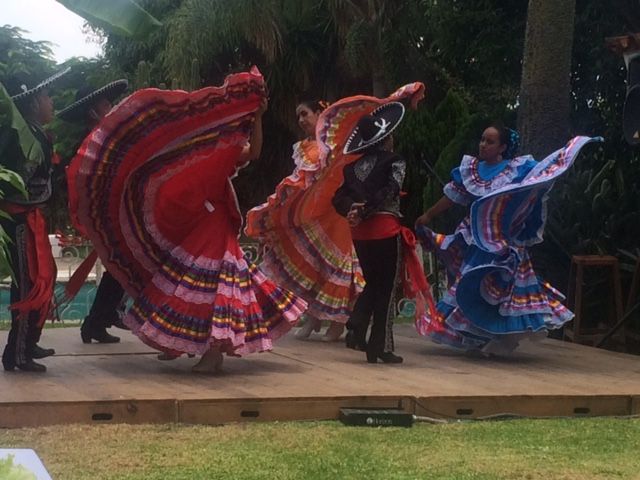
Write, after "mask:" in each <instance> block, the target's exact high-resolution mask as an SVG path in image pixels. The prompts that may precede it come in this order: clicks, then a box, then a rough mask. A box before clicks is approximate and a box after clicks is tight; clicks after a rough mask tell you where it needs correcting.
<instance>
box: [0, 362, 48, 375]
mask: <svg viewBox="0 0 640 480" xmlns="http://www.w3.org/2000/svg"><path fill="white" fill-rule="evenodd" d="M2 366H3V367H4V370H5V372H13V370H15V369H16V368H18V370H22V371H23V372H36V373H44V372H46V371H47V367H45V366H44V365H42V364H40V363H36V362H34V361H33V360H27V361H26V362H25V363H21V364H16V363H15V362H10V361H7V360H5V359H4V358H3V359H2Z"/></svg>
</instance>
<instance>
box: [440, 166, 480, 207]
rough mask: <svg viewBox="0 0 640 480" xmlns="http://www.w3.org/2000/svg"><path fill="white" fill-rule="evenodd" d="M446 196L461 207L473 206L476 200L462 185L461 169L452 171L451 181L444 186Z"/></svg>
mask: <svg viewBox="0 0 640 480" xmlns="http://www.w3.org/2000/svg"><path fill="white" fill-rule="evenodd" d="M443 193H444V195H445V196H446V197H447V198H448V199H449V200H451V201H452V202H455V203H457V204H459V205H464V206H467V205H471V203H472V202H473V200H474V197H473V195H471V194H470V193H469V192H468V191H467V189H466V188H465V186H464V184H463V183H462V175H461V174H460V168H458V167H456V168H454V169H453V170H451V181H450V182H449V183H447V184H446V185H445V186H444V190H443Z"/></svg>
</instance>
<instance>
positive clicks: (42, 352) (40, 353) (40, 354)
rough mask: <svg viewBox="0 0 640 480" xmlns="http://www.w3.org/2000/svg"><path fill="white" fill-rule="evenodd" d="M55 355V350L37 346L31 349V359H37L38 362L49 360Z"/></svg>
mask: <svg viewBox="0 0 640 480" xmlns="http://www.w3.org/2000/svg"><path fill="white" fill-rule="evenodd" d="M55 354H56V351H55V350H54V349H53V348H42V347H41V346H40V345H37V344H36V345H35V346H34V347H33V348H32V349H31V358H35V359H36V360H38V359H40V358H47V357H50V356H51V355H55Z"/></svg>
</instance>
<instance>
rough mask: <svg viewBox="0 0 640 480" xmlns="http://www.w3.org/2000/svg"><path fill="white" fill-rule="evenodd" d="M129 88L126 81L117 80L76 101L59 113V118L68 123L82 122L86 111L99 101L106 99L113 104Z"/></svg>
mask: <svg viewBox="0 0 640 480" xmlns="http://www.w3.org/2000/svg"><path fill="white" fill-rule="evenodd" d="M128 86H129V82H128V81H127V80H125V79H121V80H115V81H113V82H111V83H108V84H107V85H105V86H104V87H101V88H99V89H97V90H94V91H93V92H91V93H90V94H89V95H87V96H85V97H82V98H80V99H78V100H76V101H75V102H73V103H72V104H71V105H69V106H67V107H66V108H63V109H62V110H60V111H59V112H58V114H57V116H58V117H60V118H61V119H63V120H66V121H68V122H75V121H78V120H82V119H83V117H84V113H85V111H86V109H87V108H88V107H90V106H91V105H93V104H94V103H95V102H96V101H97V100H99V99H101V98H106V99H107V100H109V101H110V102H113V101H114V100H115V99H116V98H118V97H119V96H120V95H122V93H124V91H125V90H126V89H127V87H128Z"/></svg>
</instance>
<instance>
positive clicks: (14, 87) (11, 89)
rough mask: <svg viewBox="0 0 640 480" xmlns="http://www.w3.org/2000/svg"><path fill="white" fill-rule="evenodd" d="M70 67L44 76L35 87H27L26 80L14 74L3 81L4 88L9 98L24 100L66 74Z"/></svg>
mask: <svg viewBox="0 0 640 480" xmlns="http://www.w3.org/2000/svg"><path fill="white" fill-rule="evenodd" d="M69 70H71V67H67V68H65V69H64V70H61V71H59V72H58V73H55V74H53V75H51V76H50V77H48V78H45V79H44V80H42V81H41V82H40V83H38V84H37V85H36V86H35V87H33V88H29V87H28V86H27V84H26V83H27V82H26V81H24V79H22V78H20V77H17V76H14V77H11V78H9V79H7V80H6V81H5V82H3V83H4V86H5V88H6V89H7V93H8V94H9V95H10V96H11V100H13V101H21V100H25V99H26V98H27V97H30V96H32V95H35V94H36V93H39V92H41V91H42V90H44V89H45V88H48V87H49V86H50V85H51V84H52V83H54V82H55V81H56V80H58V79H59V78H60V77H62V76H63V75H66V74H67V73H68V72H69Z"/></svg>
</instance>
